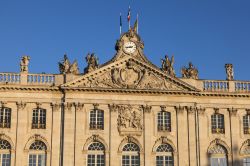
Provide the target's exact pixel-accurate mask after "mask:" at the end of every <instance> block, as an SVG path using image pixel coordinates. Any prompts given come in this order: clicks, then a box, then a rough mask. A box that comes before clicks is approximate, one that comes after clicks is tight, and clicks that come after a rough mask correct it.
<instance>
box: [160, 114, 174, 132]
mask: <svg viewBox="0 0 250 166" xmlns="http://www.w3.org/2000/svg"><path fill="white" fill-rule="evenodd" d="M158 131H169V132H170V131H171V114H170V112H166V111H161V112H159V113H158Z"/></svg>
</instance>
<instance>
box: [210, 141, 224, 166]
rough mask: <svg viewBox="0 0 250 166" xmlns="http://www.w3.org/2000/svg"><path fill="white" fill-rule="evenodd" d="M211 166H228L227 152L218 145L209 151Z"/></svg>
mask: <svg viewBox="0 0 250 166" xmlns="http://www.w3.org/2000/svg"><path fill="white" fill-rule="evenodd" d="M209 153H210V164H211V166H227V150H226V149H225V148H224V147H223V146H221V145H219V144H217V145H215V146H213V147H212V148H211V149H209Z"/></svg>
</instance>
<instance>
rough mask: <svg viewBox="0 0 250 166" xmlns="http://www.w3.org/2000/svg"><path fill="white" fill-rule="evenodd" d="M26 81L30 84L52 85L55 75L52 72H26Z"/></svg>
mask: <svg viewBox="0 0 250 166" xmlns="http://www.w3.org/2000/svg"><path fill="white" fill-rule="evenodd" d="M27 83H28V84H32V85H54V84H55V75H53V74H28V75H27Z"/></svg>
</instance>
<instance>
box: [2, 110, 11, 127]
mask: <svg viewBox="0 0 250 166" xmlns="http://www.w3.org/2000/svg"><path fill="white" fill-rule="evenodd" d="M10 125H11V109H10V108H1V109H0V128H10Z"/></svg>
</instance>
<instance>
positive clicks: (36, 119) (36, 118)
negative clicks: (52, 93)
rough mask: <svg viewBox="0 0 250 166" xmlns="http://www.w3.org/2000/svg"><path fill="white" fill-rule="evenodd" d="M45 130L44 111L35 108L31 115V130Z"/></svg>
mask: <svg viewBox="0 0 250 166" xmlns="http://www.w3.org/2000/svg"><path fill="white" fill-rule="evenodd" d="M45 128H46V110H45V109H41V108H37V109H34V110H33V115H32V129H45Z"/></svg>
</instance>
